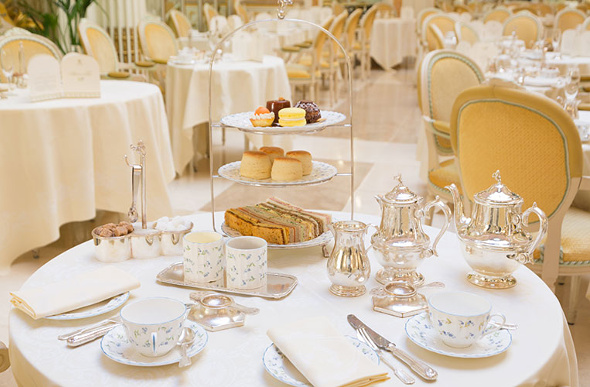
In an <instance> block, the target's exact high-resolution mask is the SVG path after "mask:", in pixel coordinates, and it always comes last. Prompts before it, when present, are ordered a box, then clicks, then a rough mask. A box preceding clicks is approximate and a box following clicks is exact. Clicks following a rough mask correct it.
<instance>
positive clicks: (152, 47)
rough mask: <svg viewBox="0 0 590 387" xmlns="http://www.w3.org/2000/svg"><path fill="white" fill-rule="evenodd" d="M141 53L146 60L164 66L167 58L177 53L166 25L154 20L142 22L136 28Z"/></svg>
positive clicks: (173, 37) (175, 43)
mask: <svg viewBox="0 0 590 387" xmlns="http://www.w3.org/2000/svg"><path fill="white" fill-rule="evenodd" d="M137 29H138V32H139V34H138V35H139V44H140V46H141V52H142V53H143V55H144V57H145V58H146V59H149V60H152V61H154V62H155V63H158V64H166V63H167V62H168V58H170V57H171V56H173V55H176V54H177V52H178V43H177V42H176V37H175V36H174V32H172V30H171V29H170V27H168V26H167V25H166V24H164V23H162V22H160V21H155V20H144V21H141V22H140V23H139V26H138V27H137Z"/></svg>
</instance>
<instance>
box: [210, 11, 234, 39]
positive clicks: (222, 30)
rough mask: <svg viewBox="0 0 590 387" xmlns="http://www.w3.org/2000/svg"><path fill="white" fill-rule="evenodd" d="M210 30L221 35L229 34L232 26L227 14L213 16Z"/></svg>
mask: <svg viewBox="0 0 590 387" xmlns="http://www.w3.org/2000/svg"><path fill="white" fill-rule="evenodd" d="M209 31H210V32H212V33H214V34H218V35H221V36H225V35H226V34H228V33H229V32H230V28H229V23H228V22H227V19H226V18H225V16H221V15H218V16H213V17H212V18H211V20H210V21H209Z"/></svg>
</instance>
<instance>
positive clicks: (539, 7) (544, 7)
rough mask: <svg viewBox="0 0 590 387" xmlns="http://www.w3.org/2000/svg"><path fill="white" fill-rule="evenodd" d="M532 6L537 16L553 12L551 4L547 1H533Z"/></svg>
mask: <svg viewBox="0 0 590 387" xmlns="http://www.w3.org/2000/svg"><path fill="white" fill-rule="evenodd" d="M533 6H534V8H535V11H536V13H537V15H538V16H541V17H543V16H547V15H553V13H554V12H553V8H552V7H551V5H549V4H547V3H533Z"/></svg>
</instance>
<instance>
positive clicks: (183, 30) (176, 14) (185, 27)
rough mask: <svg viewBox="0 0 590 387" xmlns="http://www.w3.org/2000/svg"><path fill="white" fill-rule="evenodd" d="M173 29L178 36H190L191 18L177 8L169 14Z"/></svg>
mask: <svg viewBox="0 0 590 387" xmlns="http://www.w3.org/2000/svg"><path fill="white" fill-rule="evenodd" d="M168 17H169V20H170V25H171V27H172V30H173V31H174V33H175V34H176V37H177V38H188V36H189V35H190V33H191V30H192V28H193V27H192V26H191V22H190V20H188V17H186V15H185V14H184V13H182V12H180V11H178V10H176V9H173V10H171V11H170V13H169V14H168Z"/></svg>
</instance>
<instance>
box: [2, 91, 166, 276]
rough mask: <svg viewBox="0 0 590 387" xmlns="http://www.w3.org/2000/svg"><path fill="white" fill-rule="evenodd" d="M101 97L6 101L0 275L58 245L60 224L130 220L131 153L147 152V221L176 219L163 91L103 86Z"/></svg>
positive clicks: (25, 96) (19, 95)
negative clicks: (99, 217)
mask: <svg viewBox="0 0 590 387" xmlns="http://www.w3.org/2000/svg"><path fill="white" fill-rule="evenodd" d="M100 86H101V96H100V98H70V99H56V100H48V101H42V102H31V100H30V94H29V91H28V90H27V89H17V90H16V91H15V92H13V93H11V94H12V95H10V94H9V95H8V98H7V99H3V100H0V122H1V125H0V137H1V138H2V141H1V142H0V176H2V188H0V192H1V193H0V214H1V215H0V218H1V220H2V221H1V222H0V272H2V271H6V270H8V268H9V266H10V264H11V263H12V261H13V260H14V259H16V258H17V257H18V256H19V255H20V254H23V253H25V252H27V251H29V250H31V249H35V248H38V247H41V246H44V245H46V244H48V243H50V242H53V241H55V240H57V239H58V238H59V235H60V233H59V228H60V226H61V225H63V224H65V223H68V222H73V221H81V220H88V219H92V218H94V217H95V214H96V210H97V209H102V210H109V211H115V212H120V213H127V211H128V209H129V207H130V205H131V180H130V168H129V167H128V166H127V164H126V163H125V160H124V156H125V155H128V156H129V160H130V161H131V162H135V163H137V162H139V159H138V158H136V155H135V154H134V152H133V151H132V150H131V149H130V148H129V146H130V145H131V144H137V142H138V141H139V140H143V142H144V143H145V146H146V153H147V156H146V160H147V161H146V173H147V178H146V179H147V191H148V195H147V201H148V216H150V218H151V219H157V218H158V217H160V216H163V215H165V214H170V212H171V205H170V198H169V194H168V188H167V184H168V183H169V182H170V181H171V180H172V179H173V178H174V169H173V164H172V152H171V150H170V137H169V135H168V122H167V120H166V111H165V108H164V102H163V100H162V94H161V92H160V89H159V88H158V87H156V86H154V85H151V84H149V83H140V82H130V81H101V84H100Z"/></svg>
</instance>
